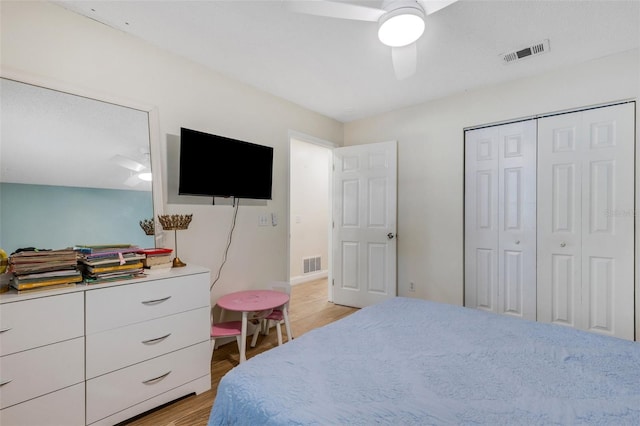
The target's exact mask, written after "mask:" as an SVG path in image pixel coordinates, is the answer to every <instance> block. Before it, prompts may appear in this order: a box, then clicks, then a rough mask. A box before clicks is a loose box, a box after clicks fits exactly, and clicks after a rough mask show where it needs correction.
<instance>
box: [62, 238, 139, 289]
mask: <svg viewBox="0 0 640 426" xmlns="http://www.w3.org/2000/svg"><path fill="white" fill-rule="evenodd" d="M74 249H75V250H76V251H77V252H78V253H79V264H80V269H81V271H82V275H83V276H84V281H85V283H87V284H99V283H104V282H109V281H115V280H125V279H131V278H135V277H138V276H141V275H142V259H144V257H145V256H144V254H142V253H138V252H139V250H140V248H139V247H137V246H132V245H129V244H119V245H102V246H75V247H74Z"/></svg>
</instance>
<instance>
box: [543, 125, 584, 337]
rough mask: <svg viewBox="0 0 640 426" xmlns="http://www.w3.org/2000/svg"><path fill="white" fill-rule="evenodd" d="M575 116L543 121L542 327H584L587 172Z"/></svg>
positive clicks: (580, 135)
mask: <svg viewBox="0 0 640 426" xmlns="http://www.w3.org/2000/svg"><path fill="white" fill-rule="evenodd" d="M581 132H582V130H581V127H580V125H579V123H576V122H575V118H574V117H572V114H565V115H559V116H555V117H550V118H543V119H539V120H538V194H539V196H538V292H537V301H538V303H537V308H538V315H537V317H538V321H543V322H552V323H557V324H562V325H568V326H579V324H578V323H577V321H578V319H579V318H580V297H581V295H580V289H579V287H578V286H580V283H581V270H582V260H581V259H582V258H581V251H580V246H581V241H582V239H581V236H582V220H581V216H582V213H581V209H582V172H581V170H582V167H581V151H580V150H579V149H578V148H579V142H578V141H579V139H581V138H582V134H581Z"/></svg>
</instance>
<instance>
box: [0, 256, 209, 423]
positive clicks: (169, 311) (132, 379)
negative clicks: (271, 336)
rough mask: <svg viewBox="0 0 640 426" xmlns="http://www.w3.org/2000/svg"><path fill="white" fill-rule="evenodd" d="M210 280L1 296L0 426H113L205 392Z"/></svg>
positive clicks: (147, 281) (159, 279)
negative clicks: (185, 396)
mask: <svg viewBox="0 0 640 426" xmlns="http://www.w3.org/2000/svg"><path fill="white" fill-rule="evenodd" d="M209 278H210V277H209V271H208V270H206V269H204V268H199V267H195V266H187V267H185V268H176V269H172V270H171V271H170V272H169V273H166V274H162V275H152V276H150V277H147V278H142V279H135V280H124V281H117V282H114V283H109V284H98V285H91V286H85V285H80V286H76V287H75V288H70V289H61V290H51V291H39V292H35V293H26V294H17V293H13V292H10V293H4V294H2V295H0V356H1V357H0V409H1V411H0V424H2V425H7V426H13V425H37V426H44V425H65V426H67V425H113V424H116V423H119V422H121V421H123V420H126V419H128V418H130V417H133V416H135V415H137V414H140V413H143V412H145V411H147V410H150V409H152V408H154V407H157V406H159V405H162V404H164V403H166V402H170V401H172V400H174V399H176V398H179V397H181V396H184V395H188V394H190V393H194V392H195V393H197V394H198V393H201V392H204V391H207V390H209V389H210V388H211V370H210V355H211V352H210V345H209V321H210V320H209V309H210V302H209Z"/></svg>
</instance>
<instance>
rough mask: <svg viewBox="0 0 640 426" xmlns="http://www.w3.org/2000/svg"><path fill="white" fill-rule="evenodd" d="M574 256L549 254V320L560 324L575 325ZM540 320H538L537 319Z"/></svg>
mask: <svg viewBox="0 0 640 426" xmlns="http://www.w3.org/2000/svg"><path fill="white" fill-rule="evenodd" d="M574 264H575V256H571V255H564V254H554V255H552V256H551V292H552V295H553V296H552V299H551V303H552V305H551V320H550V321H549V322H554V323H558V324H562V325H570V326H574V325H575V311H576V307H575V305H576V296H575V285H576V283H575V276H576V274H575V266H574ZM539 321H540V320H539Z"/></svg>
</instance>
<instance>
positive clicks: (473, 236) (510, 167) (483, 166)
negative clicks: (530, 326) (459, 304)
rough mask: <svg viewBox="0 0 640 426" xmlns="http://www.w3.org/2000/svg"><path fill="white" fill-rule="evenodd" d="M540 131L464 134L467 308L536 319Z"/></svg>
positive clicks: (515, 128) (522, 128)
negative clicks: (537, 199)
mask: <svg viewBox="0 0 640 426" xmlns="http://www.w3.org/2000/svg"><path fill="white" fill-rule="evenodd" d="M535 176H536V128H535V123H534V122H533V121H525V122H520V123H512V124H506V125H502V126H496V127H490V128H485V129H477V130H471V131H467V132H466V134H465V305H466V306H470V307H476V308H480V309H486V310H490V311H493V312H498V313H504V314H508V315H514V316H518V317H524V318H528V319H534V320H535V316H536V308H535V303H536V297H535V292H536V288H535V286H536V278H535V277H536V267H535V256H536V232H535V229H536V214H535V205H536V178H535Z"/></svg>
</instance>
